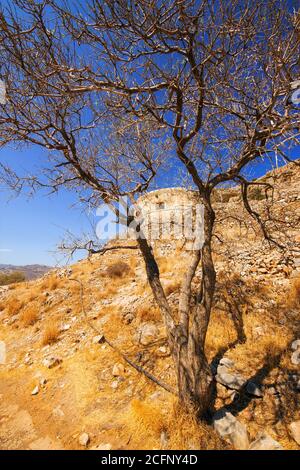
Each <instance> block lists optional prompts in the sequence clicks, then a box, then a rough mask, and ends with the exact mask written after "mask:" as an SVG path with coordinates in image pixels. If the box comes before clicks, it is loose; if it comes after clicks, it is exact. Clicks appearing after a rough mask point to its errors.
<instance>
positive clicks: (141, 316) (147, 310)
mask: <svg viewBox="0 0 300 470" xmlns="http://www.w3.org/2000/svg"><path fill="white" fill-rule="evenodd" d="M137 318H138V320H139V321H140V322H151V321H153V322H158V321H160V320H161V312H160V310H159V308H158V307H153V306H151V305H143V306H142V307H140V308H139V309H138V311H137Z"/></svg>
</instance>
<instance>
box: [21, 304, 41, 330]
mask: <svg viewBox="0 0 300 470" xmlns="http://www.w3.org/2000/svg"><path fill="white" fill-rule="evenodd" d="M38 316H39V312H38V308H37V306H36V305H30V306H28V307H27V308H25V309H24V310H23V312H22V313H21V315H20V320H21V322H22V323H23V325H24V326H31V325H34V324H35V323H36V321H37V320H38Z"/></svg>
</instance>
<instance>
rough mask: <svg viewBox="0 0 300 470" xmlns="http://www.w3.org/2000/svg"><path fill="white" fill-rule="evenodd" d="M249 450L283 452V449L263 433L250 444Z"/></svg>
mask: <svg viewBox="0 0 300 470" xmlns="http://www.w3.org/2000/svg"><path fill="white" fill-rule="evenodd" d="M249 450H283V447H282V445H281V444H279V442H277V441H275V439H273V438H272V437H271V436H269V434H267V433H266V432H263V433H261V434H259V435H258V437H257V438H256V439H255V441H253V442H252V443H251V444H250V446H249Z"/></svg>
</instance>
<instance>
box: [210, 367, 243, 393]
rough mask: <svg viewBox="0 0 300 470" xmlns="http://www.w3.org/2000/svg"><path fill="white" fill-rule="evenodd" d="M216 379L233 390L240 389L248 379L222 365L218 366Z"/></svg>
mask: <svg viewBox="0 0 300 470" xmlns="http://www.w3.org/2000/svg"><path fill="white" fill-rule="evenodd" d="M216 381H217V382H218V383H220V384H222V385H225V387H228V388H230V389H232V390H240V389H241V388H242V387H243V385H244V384H245V383H246V381H247V380H246V379H245V378H244V377H243V376H242V375H240V374H233V373H232V374H231V373H229V372H227V369H226V368H224V367H223V366H222V367H218V373H217V375H216Z"/></svg>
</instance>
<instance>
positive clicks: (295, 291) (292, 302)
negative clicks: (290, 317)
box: [287, 277, 300, 308]
mask: <svg viewBox="0 0 300 470" xmlns="http://www.w3.org/2000/svg"><path fill="white" fill-rule="evenodd" d="M287 306H288V307H291V308H293V307H300V278H299V277H298V278H296V279H294V280H293V282H292V284H291V287H290V292H289V296H288V300H287Z"/></svg>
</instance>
